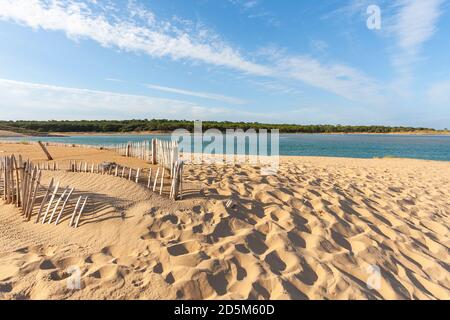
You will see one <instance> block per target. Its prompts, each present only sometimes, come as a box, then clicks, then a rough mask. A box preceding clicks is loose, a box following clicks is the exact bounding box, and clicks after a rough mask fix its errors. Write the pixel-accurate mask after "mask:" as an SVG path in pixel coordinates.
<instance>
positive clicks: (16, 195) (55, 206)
mask: <svg viewBox="0 0 450 320" xmlns="http://www.w3.org/2000/svg"><path fill="white" fill-rule="evenodd" d="M0 172H1V175H0V182H1V183H0V185H1V195H2V198H3V200H4V201H5V202H6V204H15V206H16V207H18V208H20V209H21V211H22V215H23V216H24V219H25V220H27V221H30V220H31V218H32V216H33V212H34V207H35V205H36V204H37V203H36V202H37V200H38V199H39V198H41V201H40V204H39V206H38V209H37V212H36V220H35V222H36V223H38V222H39V221H41V222H42V223H43V224H44V223H46V222H47V223H48V224H50V223H52V222H53V221H55V225H57V224H58V223H59V222H60V221H61V218H62V217H63V215H64V210H65V208H66V207H67V205H68V203H69V200H70V197H71V196H72V195H73V191H74V188H69V186H67V187H66V188H65V189H62V192H61V193H60V194H59V190H60V188H59V185H60V184H59V182H56V184H54V180H53V179H52V180H51V182H50V185H49V186H48V187H45V186H43V185H41V177H42V170H41V169H40V168H39V167H38V166H36V165H33V163H32V162H30V161H29V160H26V161H23V159H22V157H21V156H20V155H19V156H18V157H17V158H16V157H15V156H14V155H11V156H6V157H2V158H0ZM41 191H44V192H45V193H44V195H40V196H38V195H39V193H40V192H41ZM87 199H88V197H85V198H84V202H83V205H82V206H81V208H80V210H79V211H77V209H78V206H77V207H76V208H75V211H74V213H73V215H75V214H76V223H75V225H73V226H74V227H75V228H76V227H78V225H79V222H80V219H81V215H82V213H83V210H84V208H85V206H86V203H87ZM80 201H81V197H80V198H79V202H80ZM41 216H42V220H41ZM47 218H48V219H47ZM72 220H73V218H72ZM72 220H71V222H70V224H69V225H70V226H72Z"/></svg>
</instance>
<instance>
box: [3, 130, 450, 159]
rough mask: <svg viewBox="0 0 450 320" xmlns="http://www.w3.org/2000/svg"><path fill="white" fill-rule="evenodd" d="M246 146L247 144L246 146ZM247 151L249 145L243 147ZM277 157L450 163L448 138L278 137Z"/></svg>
mask: <svg viewBox="0 0 450 320" xmlns="http://www.w3.org/2000/svg"><path fill="white" fill-rule="evenodd" d="M152 138H158V139H163V140H170V135H167V134H149V135H81V136H66V137H26V138H2V139H1V140H16V141H37V140H41V141H49V142H60V143H73V144H89V145H112V144H118V143H126V142H129V141H143V140H151V139H152ZM246 144H248V141H247V143H246ZM246 149H248V145H246ZM279 150H280V155H289V156H324V157H349V158H383V157H396V158H415V159H427V160H442V161H450V136H445V135H442V136H437V135H436V136H435V135H381V134H380V135H375V134H374V135H371V134H281V135H280V140H279Z"/></svg>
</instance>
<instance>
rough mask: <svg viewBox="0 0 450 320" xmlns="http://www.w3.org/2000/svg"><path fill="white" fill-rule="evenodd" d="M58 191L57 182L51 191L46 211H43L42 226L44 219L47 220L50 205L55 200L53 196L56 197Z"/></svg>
mask: <svg viewBox="0 0 450 320" xmlns="http://www.w3.org/2000/svg"><path fill="white" fill-rule="evenodd" d="M58 189H59V181H58V182H57V183H56V186H55V190H54V191H53V194H52V196H51V197H50V201H49V202H48V205H47V210H46V211H45V214H44V217H43V218H42V224H44V223H45V219H46V218H47V215H48V213H49V211H50V207H51V205H52V203H53V200H54V199H55V196H56V193H57V192H58Z"/></svg>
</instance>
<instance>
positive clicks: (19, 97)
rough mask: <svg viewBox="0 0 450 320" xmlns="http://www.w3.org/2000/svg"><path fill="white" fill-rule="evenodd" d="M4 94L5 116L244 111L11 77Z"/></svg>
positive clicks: (3, 84)
mask: <svg viewBox="0 0 450 320" xmlns="http://www.w3.org/2000/svg"><path fill="white" fill-rule="evenodd" d="M0 97H2V98H1V99H0V113H1V115H2V118H3V119H37V118H39V119H99V118H102V119H130V118H145V117H148V118H171V119H175V118H176V119H180V118H187V119H213V118H216V117H220V118H226V117H229V116H230V115H234V114H236V113H237V114H240V115H242V114H241V113H239V112H236V111H234V110H230V109H226V108H214V107H205V106H201V105H198V104H194V103H190V102H186V101H181V100H172V99H161V98H155V97H151V96H142V95H130V94H121V93H115V92H108V91H97V90H89V89H79V88H68V87H61V86H54V85H48V84H38V83H29V82H20V81H13V80H7V79H0ZM247 115H248V114H247Z"/></svg>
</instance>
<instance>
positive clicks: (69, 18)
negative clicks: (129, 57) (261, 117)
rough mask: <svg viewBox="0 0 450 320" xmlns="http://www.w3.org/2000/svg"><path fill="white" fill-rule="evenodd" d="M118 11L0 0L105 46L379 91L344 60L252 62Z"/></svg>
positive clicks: (328, 86)
mask: <svg viewBox="0 0 450 320" xmlns="http://www.w3.org/2000/svg"><path fill="white" fill-rule="evenodd" d="M430 1H438V0H430ZM105 3H106V4H105ZM249 6H251V5H249ZM119 11H120V10H117V8H115V7H114V5H112V4H111V3H110V2H103V1H102V2H99V1H89V2H80V1H76V0H70V1H63V0H58V1H56V0H48V1H43V0H0V20H7V21H14V22H16V23H19V24H23V25H26V26H29V27H31V28H34V29H44V30H50V31H62V32H65V33H66V34H67V36H68V37H69V38H71V39H84V38H86V39H92V40H94V41H96V42H98V43H100V44H101V45H102V46H104V47H113V48H119V49H121V50H124V51H128V52H139V53H145V54H147V55H148V56H150V57H155V58H161V57H170V58H172V59H174V60H188V61H195V62H203V63H205V64H209V65H214V66H220V67H227V68H230V69H232V70H235V71H239V72H242V73H244V74H246V75H252V76H256V77H260V78H266V79H267V78H271V79H274V80H276V79H283V80H286V79H289V80H290V81H302V82H304V83H306V84H308V85H311V86H314V87H318V88H321V89H324V90H327V91H330V92H332V93H334V94H336V95H339V96H342V97H345V98H347V99H352V100H358V99H362V101H368V100H374V98H376V96H377V95H378V93H377V88H376V83H375V81H373V80H371V79H370V78H369V77H368V76H366V75H364V74H363V73H362V72H360V71H358V70H356V69H354V68H352V67H350V66H347V65H344V64H338V63H334V64H327V63H323V62H321V61H319V60H317V59H313V58H310V57H305V56H302V55H300V56H290V57H287V56H285V55H283V56H279V57H276V58H275V57H274V58H273V60H272V61H270V63H257V62H255V61H251V60H249V59H248V58H246V57H245V56H244V55H243V54H242V53H241V52H240V51H239V50H238V49H235V48H233V47H232V46H231V45H229V44H227V43H225V42H224V41H222V40H221V38H220V36H218V35H217V34H214V33H213V32H211V31H210V30H207V29H204V28H201V27H200V29H199V30H192V27H187V28H186V23H183V24H181V25H178V26H177V25H174V24H173V23H172V22H168V21H159V20H158V19H157V17H156V16H155V15H154V14H153V13H152V12H151V11H149V10H148V9H145V8H143V7H141V6H138V5H137V4H136V3H135V1H130V2H129V6H128V9H127V10H125V13H123V12H119ZM122 11H123V10H122ZM374 96H375V97H374ZM223 97H224V96H222V98H223ZM216 98H220V97H218V96H216ZM216 100H217V99H216Z"/></svg>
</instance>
